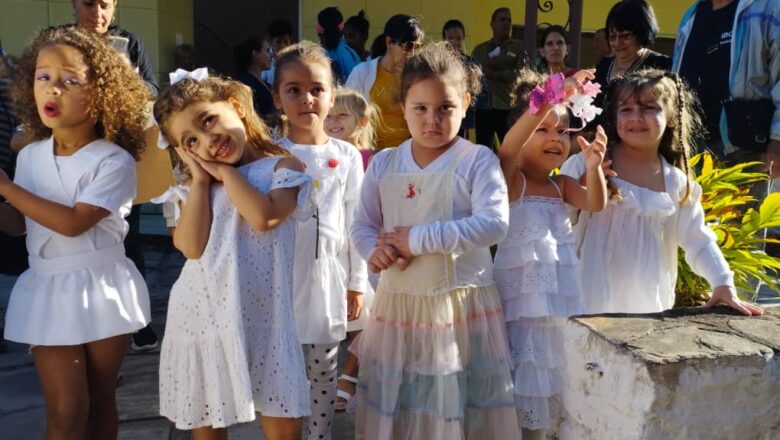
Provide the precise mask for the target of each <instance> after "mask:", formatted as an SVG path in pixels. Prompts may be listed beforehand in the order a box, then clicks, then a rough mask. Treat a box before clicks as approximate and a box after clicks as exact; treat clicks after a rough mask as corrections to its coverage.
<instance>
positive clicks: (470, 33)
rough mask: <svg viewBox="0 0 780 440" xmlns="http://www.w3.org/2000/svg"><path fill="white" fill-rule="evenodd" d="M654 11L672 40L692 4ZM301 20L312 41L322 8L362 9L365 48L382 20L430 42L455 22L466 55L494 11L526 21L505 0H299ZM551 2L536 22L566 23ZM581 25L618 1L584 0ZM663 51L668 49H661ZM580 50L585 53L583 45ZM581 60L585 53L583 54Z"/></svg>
mask: <svg viewBox="0 0 780 440" xmlns="http://www.w3.org/2000/svg"><path fill="white" fill-rule="evenodd" d="M648 1H649V2H650V3H651V4H652V5H653V7H654V9H655V12H656V15H657V17H658V24H659V27H660V29H661V32H660V33H661V37H668V38H674V35H675V33H676V31H677V25H678V23H679V21H680V19H681V18H682V14H683V12H684V11H685V9H687V8H688V6H690V5H691V4H692V3H693V0H648ZM301 3H302V8H301V14H302V17H301V21H302V25H303V26H302V27H303V29H302V30H303V37H304V38H307V39H310V40H316V32H315V26H316V23H317V21H316V20H317V12H319V11H320V10H321V9H323V8H325V7H328V6H333V5H334V4H335V5H337V6H338V8H339V10H340V11H341V13H342V14H344V17H345V18H346V17H349V16H351V15H354V14H356V13H357V12H358V11H360V10H361V9H362V10H365V11H366V18H367V19H368V20H369V22H370V23H371V35H370V36H369V40H368V41H369V42H368V43H367V47H368V46H369V45H370V43H371V41H373V38H374V37H375V36H376V35H379V34H380V33H381V32H382V28H383V27H384V23H385V21H387V19H388V18H390V17H391V16H392V15H394V14H398V13H404V14H409V15H413V16H417V17H420V18H421V20H422V23H423V26H424V27H425V30H426V33H427V36H428V38H429V39H439V38H440V37H441V34H440V33H441V27H442V25H443V24H444V22H446V21H447V20H449V19H451V18H457V19H459V20H460V21H462V22H463V24H464V25H465V26H466V49H467V51H470V50H471V49H472V48H473V47H474V46H475V45H476V44H478V43H480V42H482V41H485V40H488V39H489V38H490V36H491V34H492V33H491V30H490V16H491V14H492V13H493V11H494V10H495V9H496V8H499V7H502V6H509V7H510V9H511V10H512V19H513V21H514V24H515V25H522V24H523V20H524V17H525V1H517V0H515V1H506V0H393V1H386V0H339V1H338V2H334V1H333V0H301ZM540 3H541V4H544V3H549V4H550V5H552V8H551V10H550V11H549V12H541V11H540V12H539V16H538V22H539V23H552V24H561V25H563V24H565V23H566V19H567V17H568V14H569V6H568V2H567V1H566V0H547V1H540ZM584 3H585V5H584V14H583V20H582V27H583V33H584V34H585V39H586V40H587V36H588V35H589V34H590V33H592V32H593V31H595V30H597V29H599V28H602V27H604V22H605V20H606V17H607V13H608V12H609V9H610V8H611V7H612V5H614V4H615V3H617V0H584ZM662 46H663V47H664V48H667V47H668V45H662ZM583 47H584V50H585V51H587V50H588V49H589V46H588V43H587V41H586V42H585V43H584V46H583ZM583 55H584V57H583V58H584V59H585V58H587V54H585V53H583Z"/></svg>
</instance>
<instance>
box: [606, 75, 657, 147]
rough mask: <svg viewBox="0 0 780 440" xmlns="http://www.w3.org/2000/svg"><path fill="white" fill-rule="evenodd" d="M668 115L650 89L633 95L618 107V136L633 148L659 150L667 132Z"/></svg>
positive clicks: (622, 101)
mask: <svg viewBox="0 0 780 440" xmlns="http://www.w3.org/2000/svg"><path fill="white" fill-rule="evenodd" d="M667 117H668V116H667V113H666V111H665V110H664V107H663V106H662V105H661V103H660V102H659V100H658V98H656V97H655V95H654V94H653V92H652V90H651V89H650V88H644V89H643V90H642V91H641V92H639V93H631V94H630V95H628V96H626V97H625V99H623V100H621V101H620V102H619V104H618V106H617V134H618V137H619V138H620V140H621V141H622V142H623V143H624V144H626V145H628V146H631V147H635V148H650V149H654V150H658V146H659V145H660V144H661V138H662V137H663V135H664V132H665V131H666V126H667Z"/></svg>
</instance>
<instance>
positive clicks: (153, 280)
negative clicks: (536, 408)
mask: <svg viewBox="0 0 780 440" xmlns="http://www.w3.org/2000/svg"><path fill="white" fill-rule="evenodd" d="M141 232H142V233H143V234H145V235H144V236H143V240H144V246H143V248H144V256H145V258H146V265H147V273H146V281H147V284H148V285H149V293H150V296H151V301H152V326H153V328H154V329H155V331H156V332H157V334H158V335H160V336H162V335H163V334H164V326H165V310H166V306H167V302H168V292H169V291H170V288H171V285H173V282H174V281H176V278H177V277H178V275H179V271H180V269H181V266H182V264H183V263H184V259H183V257H182V256H181V254H179V253H178V252H176V251H175V250H173V249H172V248H171V246H170V237H169V236H167V231H166V230H165V228H164V227H163V224H162V223H161V219H160V218H159V217H158V216H156V215H152V214H147V215H144V217H143V220H142V226H141ZM15 280H16V277H12V276H7V275H0V323H1V322H2V319H3V317H4V316H5V308H6V306H7V304H8V298H9V296H10V293H11V288H12V287H13V283H14V281H15ZM159 358H160V356H159V352H158V350H155V351H152V352H149V353H135V352H133V351H130V350H128V354H127V357H126V358H125V362H124V364H123V365H122V380H121V382H120V384H119V388H118V390H117V393H118V406H119V418H120V428H119V438H120V439H121V440H158V439H160V440H185V439H189V438H190V436H189V433H187V432H183V431H179V430H176V429H174V428H173V425H172V424H171V423H170V422H168V421H167V420H166V419H163V418H161V417H160V415H159V406H158V397H157V396H158V394H157V393H158V391H157V377H158V376H157V372H158V364H159ZM44 425H45V410H44V401H43V397H42V396H41V389H40V385H39V383H38V378H37V375H36V372H35V367H34V366H33V362H32V358H31V357H30V356H29V355H28V354H27V346H25V345H22V344H15V343H8V350H7V351H6V352H4V353H0V438H2V439H3V440H34V439H42V438H43V436H44V431H45V426H44ZM353 430H354V428H353V425H352V421H351V420H350V419H349V417H348V416H347V415H345V414H343V413H340V414H338V415H337V417H336V420H335V423H334V430H333V438H334V439H337V440H341V439H352V438H354V434H353ZM230 438H231V439H232V440H245V439H261V438H263V437H262V432H261V430H260V428H259V423H248V424H244V425H238V426H235V427H233V428H231V429H230Z"/></svg>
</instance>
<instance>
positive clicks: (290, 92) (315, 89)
mask: <svg viewBox="0 0 780 440" xmlns="http://www.w3.org/2000/svg"><path fill="white" fill-rule="evenodd" d="M277 75H281V76H280V80H279V89H278V90H277V91H276V92H274V102H275V103H276V107H277V108H278V109H280V110H282V111H284V114H285V115H286V116H287V118H288V120H289V121H290V125H291V126H292V127H293V128H297V129H303V130H307V131H311V130H318V129H322V126H323V123H324V122H325V118H326V117H327V116H328V112H329V111H330V109H331V107H333V99H334V98H333V86H332V83H333V77H332V73H331V70H330V67H328V66H325V65H323V64H321V63H308V64H306V63H302V62H292V63H289V64H285V66H284V68H283V70H282V71H277Z"/></svg>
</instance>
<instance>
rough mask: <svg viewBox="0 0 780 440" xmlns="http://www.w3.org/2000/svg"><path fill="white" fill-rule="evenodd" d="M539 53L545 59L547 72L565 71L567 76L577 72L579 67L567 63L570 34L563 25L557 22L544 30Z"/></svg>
mask: <svg viewBox="0 0 780 440" xmlns="http://www.w3.org/2000/svg"><path fill="white" fill-rule="evenodd" d="M539 53H541V55H542V59H543V60H544V64H545V66H544V68H545V69H546V72H545V73H549V74H553V73H563V74H564V75H565V76H566V77H567V78H568V77H570V76H572V75H574V74H575V73H577V69H572V68H570V67H569V66H567V65H566V57H567V56H568V55H569V35H568V32H566V29H564V28H563V26H559V25H557V24H555V25H552V26H548V27H547V28H545V29H544V30H542V35H541V38H540V39H539Z"/></svg>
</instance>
